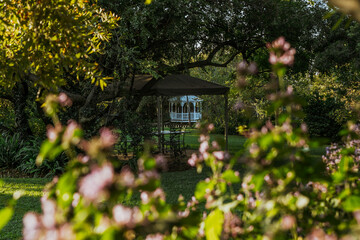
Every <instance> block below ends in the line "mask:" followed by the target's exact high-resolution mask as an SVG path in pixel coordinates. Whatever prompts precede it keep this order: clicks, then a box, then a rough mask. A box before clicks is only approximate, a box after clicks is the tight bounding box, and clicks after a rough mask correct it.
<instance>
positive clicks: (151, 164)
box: [144, 158, 156, 170]
mask: <svg viewBox="0 0 360 240" xmlns="http://www.w3.org/2000/svg"><path fill="white" fill-rule="evenodd" d="M155 167H156V160H155V159H154V158H146V159H145V161H144V169H145V170H152V169H154V168H155Z"/></svg>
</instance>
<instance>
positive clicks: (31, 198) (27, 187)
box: [0, 178, 50, 240]
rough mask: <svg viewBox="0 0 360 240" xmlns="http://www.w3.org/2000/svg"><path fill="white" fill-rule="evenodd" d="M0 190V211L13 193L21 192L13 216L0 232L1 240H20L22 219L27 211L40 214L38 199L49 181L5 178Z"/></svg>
mask: <svg viewBox="0 0 360 240" xmlns="http://www.w3.org/2000/svg"><path fill="white" fill-rule="evenodd" d="M2 180H3V181H4V185H2V186H1V188H0V209H2V208H3V207H5V206H6V204H7V202H8V201H9V200H10V199H11V198H12V195H13V193H14V192H16V191H18V190H21V191H22V193H23V196H22V197H21V198H20V199H19V200H18V202H17V203H16V205H15V214H14V216H13V218H12V219H11V220H10V222H9V223H8V224H7V225H6V226H5V227H4V229H3V230H2V231H1V232H0V239H1V240H5V239H6V240H8V239H11V240H12V239H21V231H22V218H23V216H24V214H25V213H27V212H29V211H34V212H40V211H41V207H40V197H41V196H42V194H43V192H42V190H43V188H44V186H45V184H46V183H47V182H49V181H50V179H37V178H5V179H2Z"/></svg>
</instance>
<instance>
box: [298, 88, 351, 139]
mask: <svg viewBox="0 0 360 240" xmlns="http://www.w3.org/2000/svg"><path fill="white" fill-rule="evenodd" d="M342 109H344V104H343V103H342V102H340V101H338V100H336V99H334V98H332V97H321V96H320V95H319V94H317V93H315V94H314V95H313V96H311V97H309V99H308V101H307V105H306V106H305V107H304V112H305V119H304V121H305V123H306V124H307V126H308V128H309V134H310V136H311V137H323V138H328V139H329V140H331V141H338V140H339V139H340V137H339V135H338V133H339V131H340V130H341V128H342V126H343V124H344V121H343V120H342V119H339V117H338V116H339V115H340V116H341V115H343V114H342V112H343V111H342Z"/></svg>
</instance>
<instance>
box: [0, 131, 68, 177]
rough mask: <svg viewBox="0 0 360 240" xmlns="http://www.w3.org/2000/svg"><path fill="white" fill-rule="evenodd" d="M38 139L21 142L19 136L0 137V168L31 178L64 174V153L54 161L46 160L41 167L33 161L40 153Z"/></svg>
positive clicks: (66, 160) (65, 161) (39, 141)
mask: <svg viewBox="0 0 360 240" xmlns="http://www.w3.org/2000/svg"><path fill="white" fill-rule="evenodd" d="M41 142H42V141H41V139H40V138H32V139H29V140H27V141H25V140H22V139H21V138H20V136H19V134H14V135H13V136H10V135H6V136H3V137H0V167H1V168H4V169H17V170H20V171H21V172H22V173H24V174H27V175H28V176H31V177H53V176H55V175H60V174H61V173H63V172H64V169H65V165H66V164H67V162H68V158H67V157H66V155H65V153H63V154H61V155H60V156H58V157H57V158H56V159H55V161H49V160H48V159H46V160H45V161H44V163H43V164H42V165H41V166H37V165H36V163H35V161H36V157H37V155H38V153H39V151H40V145H41Z"/></svg>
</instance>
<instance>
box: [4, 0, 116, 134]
mask: <svg viewBox="0 0 360 240" xmlns="http://www.w3.org/2000/svg"><path fill="white" fill-rule="evenodd" d="M116 20H117V18H116V17H115V16H114V15H113V14H111V13H110V14H109V13H106V12H104V11H103V10H101V9H100V8H99V7H98V6H97V5H95V4H89V3H87V1H81V0H79V1H70V0H61V1H52V0H45V1H34V0H32V1H25V0H21V1H11V0H5V1H2V2H1V3H0V35H1V37H0V43H1V44H0V56H1V57H0V97H1V98H2V99H6V100H8V101H10V102H11V103H12V105H13V108H14V114H15V127H16V129H17V131H18V132H19V133H20V134H21V135H22V136H23V137H26V136H28V135H30V134H31V129H30V126H29V123H28V120H27V119H28V116H27V111H26V108H27V98H28V97H29V92H30V91H35V92H38V95H40V93H41V92H42V91H46V92H56V91H58V87H59V86H63V85H65V84H67V82H68V81H69V80H68V76H72V78H71V79H70V82H71V81H77V80H79V79H83V80H87V79H89V80H91V81H92V82H95V83H96V85H100V87H101V88H103V87H104V85H105V84H106V83H105V82H104V78H103V77H102V76H101V71H99V68H98V64H97V63H96V62H95V61H94V60H93V59H92V58H91V55H93V54H94V53H100V52H101V51H102V44H101V42H103V41H108V40H109V37H110V35H111V32H110V29H111V28H113V27H114V26H115V22H116Z"/></svg>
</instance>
